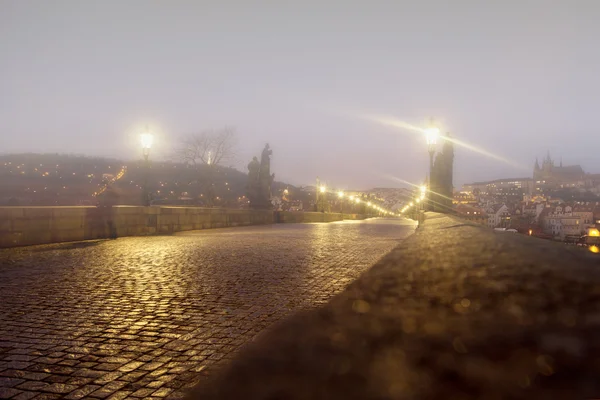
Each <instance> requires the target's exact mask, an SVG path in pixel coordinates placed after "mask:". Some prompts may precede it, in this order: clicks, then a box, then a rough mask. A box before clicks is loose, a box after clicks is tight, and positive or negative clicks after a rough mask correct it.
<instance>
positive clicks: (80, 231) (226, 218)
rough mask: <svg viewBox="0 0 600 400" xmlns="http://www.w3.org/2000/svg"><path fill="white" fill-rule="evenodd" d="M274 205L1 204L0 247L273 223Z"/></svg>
mask: <svg viewBox="0 0 600 400" xmlns="http://www.w3.org/2000/svg"><path fill="white" fill-rule="evenodd" d="M272 223H274V217H273V212H272V211H257V210H228V209H211V208H201V207H129V206H118V207H112V208H103V207H0V248H5V247H15V246H27V245H34V244H45V243H58V242H71V241H79V240H89V239H103V238H108V237H110V236H111V233H113V234H115V235H117V236H138V235H152V234H156V233H172V232H178V231H185V230H193V229H209V228H225V227H229V226H244V225H259V224H272Z"/></svg>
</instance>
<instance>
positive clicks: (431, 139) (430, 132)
mask: <svg viewBox="0 0 600 400" xmlns="http://www.w3.org/2000/svg"><path fill="white" fill-rule="evenodd" d="M438 136H440V129H439V128H436V127H431V128H427V129H425V138H426V140H427V144H428V145H430V146H431V145H435V144H437V140H438Z"/></svg>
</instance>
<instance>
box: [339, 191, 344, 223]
mask: <svg viewBox="0 0 600 400" xmlns="http://www.w3.org/2000/svg"><path fill="white" fill-rule="evenodd" d="M338 197H339V198H340V213H341V214H344V192H343V191H342V190H340V191H339V192H338ZM342 218H343V217H342Z"/></svg>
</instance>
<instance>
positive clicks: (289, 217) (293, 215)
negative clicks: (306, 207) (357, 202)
mask: <svg viewBox="0 0 600 400" xmlns="http://www.w3.org/2000/svg"><path fill="white" fill-rule="evenodd" d="M365 218H367V216H366V215H362V214H342V213H322V212H304V211H277V212H276V213H275V219H276V222H279V223H307V222H335V221H342V220H346V219H350V220H361V219H365Z"/></svg>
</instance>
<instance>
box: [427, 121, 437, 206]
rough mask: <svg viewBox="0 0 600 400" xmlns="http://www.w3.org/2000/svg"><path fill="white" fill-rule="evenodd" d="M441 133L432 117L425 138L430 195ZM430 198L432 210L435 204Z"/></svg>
mask: <svg viewBox="0 0 600 400" xmlns="http://www.w3.org/2000/svg"><path fill="white" fill-rule="evenodd" d="M439 135H440V129H439V128H438V127H437V126H435V124H434V122H433V118H431V120H430V122H429V127H428V128H427V129H425V139H426V140H427V151H428V152H429V189H430V192H429V193H430V196H431V188H432V187H431V186H432V185H431V183H432V181H433V180H434V177H433V156H434V155H435V150H436V145H437V139H438V136H439ZM429 200H430V204H429V208H430V209H431V210H433V204H432V203H431V199H429Z"/></svg>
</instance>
